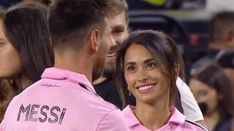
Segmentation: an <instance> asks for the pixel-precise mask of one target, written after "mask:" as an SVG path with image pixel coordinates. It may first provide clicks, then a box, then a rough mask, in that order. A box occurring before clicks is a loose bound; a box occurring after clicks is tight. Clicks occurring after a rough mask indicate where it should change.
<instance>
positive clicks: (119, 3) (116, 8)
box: [107, 0, 128, 21]
mask: <svg viewBox="0 0 234 131" xmlns="http://www.w3.org/2000/svg"><path fill="white" fill-rule="evenodd" d="M107 4H108V9H107V10H108V12H109V14H108V17H113V16H115V15H118V14H120V13H122V12H125V14H126V21H128V3H127V2H126V0H108V2H107Z"/></svg>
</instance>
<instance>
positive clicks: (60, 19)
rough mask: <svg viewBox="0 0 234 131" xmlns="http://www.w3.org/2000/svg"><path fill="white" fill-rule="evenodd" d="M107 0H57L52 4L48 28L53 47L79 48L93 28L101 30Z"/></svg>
mask: <svg viewBox="0 0 234 131" xmlns="http://www.w3.org/2000/svg"><path fill="white" fill-rule="evenodd" d="M106 1H108V0H58V1H56V2H55V4H54V6H52V8H51V11H50V17H49V28H50V32H51V36H52V43H53V45H54V47H55V48H57V49H63V48H64V47H66V48H67V47H68V48H75V49H79V48H82V47H83V43H84V42H85V41H86V40H87V37H88V36H89V35H90V33H91V31H92V30H93V29H99V30H100V31H102V30H103V26H105V24H106V23H105V17H106V16H107V13H106V12H107V11H106V9H107V3H106Z"/></svg>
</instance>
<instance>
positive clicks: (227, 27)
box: [210, 11, 234, 42]
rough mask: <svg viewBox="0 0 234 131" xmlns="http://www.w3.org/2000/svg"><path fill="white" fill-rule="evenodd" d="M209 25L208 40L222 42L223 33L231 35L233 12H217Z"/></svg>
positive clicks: (233, 24)
mask: <svg viewBox="0 0 234 131" xmlns="http://www.w3.org/2000/svg"><path fill="white" fill-rule="evenodd" d="M210 25H211V27H210V40H211V41H212V42H216V41H220V40H222V39H223V36H224V34H225V33H232V32H233V30H234V12H233V11H222V12H218V13H217V14H215V15H214V16H213V18H212V19H211V22H210ZM233 37H234V36H233Z"/></svg>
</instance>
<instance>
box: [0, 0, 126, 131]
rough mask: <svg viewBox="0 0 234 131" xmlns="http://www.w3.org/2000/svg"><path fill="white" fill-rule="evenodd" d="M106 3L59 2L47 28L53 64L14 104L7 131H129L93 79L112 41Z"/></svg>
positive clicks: (99, 0)
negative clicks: (94, 84)
mask: <svg viewBox="0 0 234 131" xmlns="http://www.w3.org/2000/svg"><path fill="white" fill-rule="evenodd" d="M107 1H108V0H59V1H58V2H57V3H55V5H54V7H52V9H51V12H50V17H49V27H50V32H51V36H52V43H53V46H54V52H55V66H54V67H53V68H47V69H46V70H45V71H44V73H43V74H42V79H41V80H39V81H38V82H36V83H34V84H32V85H31V86H30V87H28V88H27V89H26V90H24V91H23V92H22V93H21V94H19V95H18V96H16V97H15V98H14V99H13V100H12V101H11V103H10V105H9V107H8V109H7V112H6V114H5V117H4V120H3V122H2V123H1V128H0V130H3V131H126V130H128V129H127V125H126V122H125V119H124V118H123V116H122V114H121V112H120V111H119V110H118V109H117V108H116V107H115V106H113V105H112V104H110V103H108V102H105V101H104V100H103V99H102V98H101V97H99V96H98V95H97V94H96V92H95V90H94V88H93V86H92V84H91V83H90V82H91V81H93V80H95V79H97V78H98V77H99V76H100V75H101V73H102V72H103V67H104V63H105V56H106V54H107V52H108V50H109V44H108V43H109V42H112V37H111V33H110V27H109V25H108V24H107V19H106V18H107V17H108V15H114V14H113V13H111V12H107V11H106V9H107V4H106V2H107Z"/></svg>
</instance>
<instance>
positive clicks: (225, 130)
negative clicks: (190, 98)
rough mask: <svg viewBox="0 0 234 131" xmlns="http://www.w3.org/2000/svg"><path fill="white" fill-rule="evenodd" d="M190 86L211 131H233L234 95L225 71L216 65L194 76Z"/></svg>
mask: <svg viewBox="0 0 234 131" xmlns="http://www.w3.org/2000/svg"><path fill="white" fill-rule="evenodd" d="M189 86H190V87H191V90H192V92H193V94H194V96H195V98H196V100H197V102H198V104H199V105H200V108H201V110H202V112H203V115H204V118H205V122H206V124H207V126H208V129H209V131H231V129H232V128H233V122H232V120H233V114H234V103H233V101H234V99H233V97H234V95H233V93H234V92H233V88H232V86H231V82H230V80H229V79H228V77H227V76H226V74H225V72H224V70H223V69H222V68H221V67H219V66H218V65H215V64H209V65H207V66H205V67H204V68H203V69H202V70H201V71H200V72H198V73H196V74H194V76H192V78H191V79H190V81H189Z"/></svg>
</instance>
